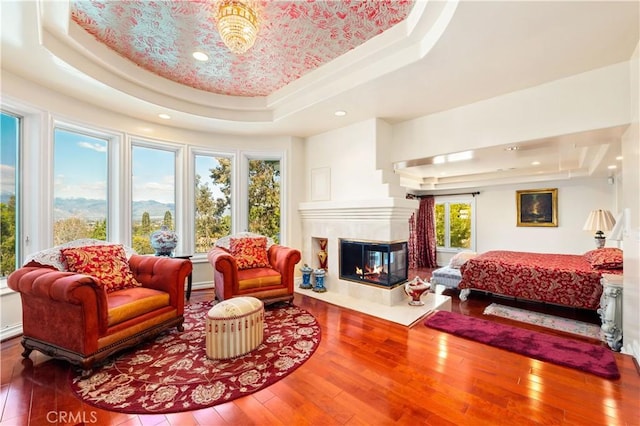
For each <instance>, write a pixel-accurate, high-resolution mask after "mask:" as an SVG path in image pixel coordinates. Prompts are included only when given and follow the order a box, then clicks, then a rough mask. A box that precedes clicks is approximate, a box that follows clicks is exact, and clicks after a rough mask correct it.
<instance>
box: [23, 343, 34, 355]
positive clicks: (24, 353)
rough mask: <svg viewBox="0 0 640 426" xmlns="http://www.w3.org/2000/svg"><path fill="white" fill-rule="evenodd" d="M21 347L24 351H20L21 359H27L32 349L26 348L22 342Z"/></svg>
mask: <svg viewBox="0 0 640 426" xmlns="http://www.w3.org/2000/svg"><path fill="white" fill-rule="evenodd" d="M22 347H23V348H24V351H22V357H23V358H29V355H31V352H32V351H33V349H32V348H28V347H27V346H26V345H25V344H24V341H23V342H22Z"/></svg>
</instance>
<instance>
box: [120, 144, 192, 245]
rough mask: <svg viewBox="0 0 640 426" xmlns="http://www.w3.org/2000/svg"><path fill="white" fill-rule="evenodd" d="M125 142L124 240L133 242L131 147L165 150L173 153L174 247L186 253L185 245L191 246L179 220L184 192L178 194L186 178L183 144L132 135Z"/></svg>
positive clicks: (182, 208)
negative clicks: (175, 235) (126, 160)
mask: <svg viewBox="0 0 640 426" xmlns="http://www.w3.org/2000/svg"><path fill="white" fill-rule="evenodd" d="M127 142H128V143H127V144H126V149H123V151H126V152H127V153H128V155H127V159H128V167H127V173H126V174H125V175H126V177H128V179H125V181H127V186H128V187H127V189H126V194H128V197H127V210H128V216H127V218H126V222H127V223H126V237H125V239H124V241H128V242H129V245H131V246H132V244H133V217H132V216H133V172H134V170H133V148H134V147H140V148H147V149H155V150H159V151H167V152H172V153H173V154H174V182H173V185H174V193H173V198H174V201H173V204H174V206H175V207H174V210H175V212H174V215H173V222H174V224H175V226H174V228H175V229H174V232H175V233H176V234H177V235H178V246H177V247H176V253H186V252H187V251H189V249H187V247H191V246H190V245H189V239H188V238H187V237H186V235H187V234H186V232H185V229H186V228H188V227H187V226H185V225H184V223H183V221H182V220H180V219H181V217H182V212H183V211H184V199H185V194H184V193H183V194H179V192H182V190H181V189H180V188H185V185H186V181H187V180H188V179H186V178H185V177H184V171H185V170H186V167H184V166H183V164H184V157H185V149H184V145H181V144H177V143H171V142H166V141H158V140H153V139H148V138H141V137H138V136H133V135H129V136H128V137H127ZM185 238H187V239H185Z"/></svg>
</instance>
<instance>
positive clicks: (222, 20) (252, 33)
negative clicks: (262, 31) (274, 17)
mask: <svg viewBox="0 0 640 426" xmlns="http://www.w3.org/2000/svg"><path fill="white" fill-rule="evenodd" d="M218 32H219V33H220V37H221V38H222V41H224V44H226V45H227V47H228V48H229V50H231V51H232V52H233V53H235V54H242V53H245V52H246V51H247V50H249V49H250V48H251V46H253V43H255V41H256V37H257V36H258V14H257V13H256V11H255V10H254V9H252V8H251V7H250V6H249V3H248V1H246V0H222V1H220V5H219V7H218Z"/></svg>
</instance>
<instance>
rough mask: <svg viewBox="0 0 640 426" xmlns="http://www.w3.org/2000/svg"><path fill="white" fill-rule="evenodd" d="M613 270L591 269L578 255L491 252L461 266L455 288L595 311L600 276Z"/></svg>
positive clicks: (600, 292)
mask: <svg viewBox="0 0 640 426" xmlns="http://www.w3.org/2000/svg"><path fill="white" fill-rule="evenodd" d="M617 271H618V270H613V271H612V270H598V269H594V268H592V267H591V264H590V263H589V262H588V261H587V260H586V258H585V257H584V256H582V255H573V254H549V253H526V252H515V251H503V250H495V251H488V252H486V253H483V254H480V255H478V256H477V257H475V258H473V259H470V260H468V261H466V262H465V263H464V264H463V265H462V267H461V268H460V272H461V273H462V281H461V282H460V284H459V285H458V288H460V289H474V290H482V291H487V292H490V293H493V294H499V295H504V296H510V297H515V298H519V299H528V300H535V301H541V302H547V303H555V304H559V305H564V306H570V307H574V308H586V309H592V310H596V309H597V308H598V306H599V304H600V295H601V294H602V284H601V283H600V277H601V275H602V273H605V272H606V273H617ZM619 273H622V270H619Z"/></svg>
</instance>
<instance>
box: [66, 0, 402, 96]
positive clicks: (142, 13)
mask: <svg viewBox="0 0 640 426" xmlns="http://www.w3.org/2000/svg"><path fill="white" fill-rule="evenodd" d="M413 3H414V2H413V1H409V0H400V1H379V0H373V1H372V0H368V1H360V0H343V1H314V0H310V1H305V2H302V1H260V2H256V5H257V10H258V14H259V19H260V30H259V33H258V39H257V41H256V43H255V45H254V46H253V47H252V48H251V49H250V50H249V51H248V52H246V53H245V54H243V55H235V54H233V53H232V52H230V51H229V49H228V48H227V47H226V46H225V45H224V43H223V42H222V40H221V39H220V36H219V34H218V31H217V29H216V22H215V19H214V16H215V6H216V2H213V1H191V2H185V1H180V2H173V1H155V2H151V1H146V0H145V1H117V2H116V1H114V2H104V1H97V0H92V1H74V2H72V7H71V17H72V20H73V21H74V22H76V23H77V24H78V25H79V26H80V27H82V28H83V29H84V30H86V31H87V32H88V33H90V34H91V35H93V36H94V37H95V38H96V40H98V41H99V42H101V43H103V44H104V45H106V46H107V47H109V48H110V49H112V50H114V51H115V52H117V53H119V54H120V55H121V56H123V57H125V58H126V59H128V60H130V61H132V62H133V63H135V64H136V65H138V66H140V67H141V68H143V69H145V70H147V71H151V72H153V73H155V74H157V75H159V76H162V77H164V78H167V79H169V80H172V81H174V82H176V83H180V84H183V85H185V86H189V87H192V88H195V89H199V90H204V91H207V92H211V93H216V94H221V95H231V96H249V97H252V96H267V95H269V94H271V93H273V92H275V91H276V90H278V89H280V88H282V87H284V86H286V85H287V84H289V83H291V82H292V81H294V80H297V79H298V78H300V77H302V76H303V75H305V74H307V73H308V72H309V71H311V70H314V69H316V68H318V67H320V66H322V65H324V64H326V63H328V62H330V61H332V60H333V59H335V58H337V57H339V56H341V55H343V54H345V53H346V52H348V51H350V50H352V49H354V48H356V47H357V46H359V45H361V44H363V43H364V42H366V41H367V40H369V39H371V38H373V37H375V36H376V35H378V34H380V33H382V32H384V31H385V30H387V29H389V28H391V27H393V26H394V25H395V24H397V23H399V22H401V21H403V20H404V19H405V18H406V17H407V15H408V13H409V12H410V10H411V8H412V6H413ZM195 51H200V52H203V53H205V54H207V55H208V56H209V60H208V61H206V62H199V61H197V60H195V59H194V58H193V56H192V53H193V52H195Z"/></svg>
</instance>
